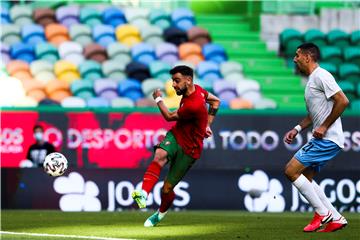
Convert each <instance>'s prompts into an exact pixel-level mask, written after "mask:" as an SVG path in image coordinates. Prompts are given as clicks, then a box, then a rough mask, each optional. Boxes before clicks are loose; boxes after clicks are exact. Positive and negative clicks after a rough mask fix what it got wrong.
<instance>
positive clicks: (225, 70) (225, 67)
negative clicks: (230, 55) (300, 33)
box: [220, 61, 243, 78]
mask: <svg viewBox="0 0 360 240" xmlns="http://www.w3.org/2000/svg"><path fill="white" fill-rule="evenodd" d="M220 72H221V75H222V76H223V77H224V78H226V77H229V76H231V75H241V76H242V75H243V73H242V72H243V67H242V65H241V64H240V63H238V62H234V61H227V62H223V63H221V65H220Z"/></svg>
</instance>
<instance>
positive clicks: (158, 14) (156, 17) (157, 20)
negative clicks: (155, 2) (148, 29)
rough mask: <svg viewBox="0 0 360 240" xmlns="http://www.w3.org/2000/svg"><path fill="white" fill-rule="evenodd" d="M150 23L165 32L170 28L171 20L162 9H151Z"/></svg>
mask: <svg viewBox="0 0 360 240" xmlns="http://www.w3.org/2000/svg"><path fill="white" fill-rule="evenodd" d="M149 19H150V23H151V24H153V25H156V26H158V27H160V28H161V29H162V30H165V29H167V28H169V27H170V26H171V19H170V15H169V13H167V12H166V11H165V10H163V9H153V10H152V11H151V12H150V16H149Z"/></svg>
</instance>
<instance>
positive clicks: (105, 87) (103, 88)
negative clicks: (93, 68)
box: [94, 79, 118, 101]
mask: <svg viewBox="0 0 360 240" xmlns="http://www.w3.org/2000/svg"><path fill="white" fill-rule="evenodd" d="M117 85H118V84H117V83H116V82H115V81H111V80H109V79H99V80H96V81H95V82H94V90H95V93H96V95H97V96H99V97H102V98H105V99H107V100H109V101H110V100H111V99H114V98H116V97H118V93H117V88H118V86H117Z"/></svg>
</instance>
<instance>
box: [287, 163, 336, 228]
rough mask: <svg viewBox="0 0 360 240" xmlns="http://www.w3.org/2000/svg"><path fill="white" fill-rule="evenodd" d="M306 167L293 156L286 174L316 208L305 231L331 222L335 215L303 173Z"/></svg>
mask: <svg viewBox="0 0 360 240" xmlns="http://www.w3.org/2000/svg"><path fill="white" fill-rule="evenodd" d="M305 169H306V166H304V165H303V164H302V163H301V162H299V161H298V160H297V159H296V158H292V159H291V160H290V161H289V163H288V164H287V165H286V168H285V175H286V176H287V177H288V179H289V180H290V181H291V182H292V184H293V185H294V186H295V187H296V188H297V189H298V191H299V192H300V193H301V194H302V195H303V196H304V197H305V198H306V200H308V202H309V203H310V205H311V206H312V207H313V208H314V209H315V215H314V218H313V220H312V221H311V222H310V223H309V224H308V225H307V226H306V227H305V228H304V232H313V231H316V230H318V229H319V228H320V227H321V226H322V225H323V224H325V223H328V222H330V221H331V220H332V218H333V216H332V213H331V211H329V210H328V209H327V208H326V206H325V205H324V204H323V203H322V201H321V200H320V198H319V196H318V195H317V194H316V192H315V189H314V188H313V185H312V183H311V182H310V181H309V180H308V179H307V178H306V177H305V176H304V175H303V174H302V173H303V172H304V171H305Z"/></svg>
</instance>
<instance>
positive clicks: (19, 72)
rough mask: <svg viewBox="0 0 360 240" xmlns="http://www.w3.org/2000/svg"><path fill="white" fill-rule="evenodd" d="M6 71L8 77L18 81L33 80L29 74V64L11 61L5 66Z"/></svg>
mask: <svg viewBox="0 0 360 240" xmlns="http://www.w3.org/2000/svg"><path fill="white" fill-rule="evenodd" d="M6 70H7V72H8V73H9V75H10V76H12V77H15V78H17V79H19V80H27V79H32V78H33V77H32V75H31V73H30V67H29V64H28V63H27V62H24V61H21V60H11V61H10V62H8V64H7V65H6Z"/></svg>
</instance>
